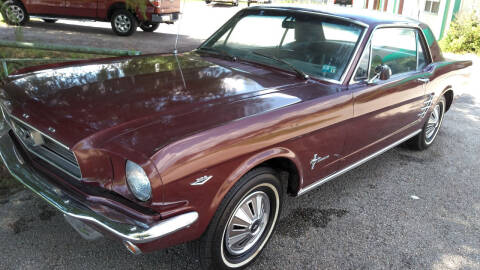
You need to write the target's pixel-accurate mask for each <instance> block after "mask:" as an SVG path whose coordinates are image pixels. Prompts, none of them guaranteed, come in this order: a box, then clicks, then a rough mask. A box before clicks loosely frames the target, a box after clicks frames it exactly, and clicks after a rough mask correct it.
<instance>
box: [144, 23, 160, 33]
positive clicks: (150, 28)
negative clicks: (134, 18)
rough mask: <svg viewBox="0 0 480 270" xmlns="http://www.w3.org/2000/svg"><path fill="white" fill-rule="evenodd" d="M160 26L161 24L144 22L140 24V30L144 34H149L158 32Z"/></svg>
mask: <svg viewBox="0 0 480 270" xmlns="http://www.w3.org/2000/svg"><path fill="white" fill-rule="evenodd" d="M159 26H160V23H152V22H142V23H140V28H141V29H142V30H143V31H144V32H149V33H151V32H154V31H155V30H157V29H158V27H159Z"/></svg>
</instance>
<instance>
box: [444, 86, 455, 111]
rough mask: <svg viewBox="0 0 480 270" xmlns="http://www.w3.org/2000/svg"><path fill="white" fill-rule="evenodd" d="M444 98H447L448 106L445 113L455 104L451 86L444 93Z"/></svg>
mask: <svg viewBox="0 0 480 270" xmlns="http://www.w3.org/2000/svg"><path fill="white" fill-rule="evenodd" d="M442 96H444V97H445V101H446V102H447V104H446V105H445V112H447V111H448V110H449V109H450V106H451V105H452V103H453V97H454V94H453V88H452V87H451V86H448V87H446V88H445V89H444V90H443V92H442Z"/></svg>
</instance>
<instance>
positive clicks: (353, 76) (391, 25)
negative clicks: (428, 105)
mask: <svg viewBox="0 0 480 270" xmlns="http://www.w3.org/2000/svg"><path fill="white" fill-rule="evenodd" d="M381 28H411V29H416V30H417V31H418V32H419V33H421V35H422V38H423V40H421V41H420V43H422V44H423V45H425V44H426V42H425V41H426V40H427V39H426V37H425V33H423V30H422V28H421V27H420V26H418V25H413V24H408V23H397V24H379V25H377V26H375V27H374V28H373V30H372V32H371V33H370V36H369V37H368V41H367V42H366V44H368V43H369V42H371V40H372V36H373V34H374V33H375V31H376V30H378V29H381ZM371 47H372V46H371V44H370V54H371V49H372V48H371ZM425 47H426V50H424V53H426V54H428V59H429V63H428V64H426V65H425V66H428V65H430V64H431V63H433V58H432V53H431V51H430V47H429V46H425ZM422 48H423V47H422ZM364 53H365V48H364V50H363V52H362V55H361V56H360V58H359V60H360V59H361V58H362V57H363V54H364ZM354 58H355V57H354ZM371 59H372V57H371V55H370V57H369V62H370V61H371ZM359 64H360V61H357V65H356V66H355V69H354V71H353V73H352V76H351V77H350V81H349V83H348V85H351V84H356V83H360V82H364V81H365V80H360V81H356V80H355V79H354V78H355V74H356V73H357V70H358V66H359ZM369 66H370V64H369ZM368 73H370V69H369V71H368ZM402 74H403V73H402ZM369 75H370V74H369Z"/></svg>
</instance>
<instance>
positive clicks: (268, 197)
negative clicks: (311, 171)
mask: <svg viewBox="0 0 480 270" xmlns="http://www.w3.org/2000/svg"><path fill="white" fill-rule="evenodd" d="M281 204H282V185H281V183H280V180H279V178H278V176H277V174H276V172H275V171H274V170H272V169H270V168H257V169H254V170H252V171H250V172H249V173H247V174H246V175H245V176H244V177H242V179H241V180H240V181H239V182H237V183H236V184H235V185H234V187H233V188H232V189H231V190H230V191H229V192H228V193H227V195H226V196H225V198H224V199H223V201H222V203H221V204H220V206H219V207H218V210H217V212H216V214H215V216H214V217H213V219H212V221H211V222H210V225H209V226H208V228H207V230H206V231H205V233H204V234H203V236H202V237H201V238H200V239H199V240H197V241H195V242H193V243H191V244H190V247H191V250H192V252H193V253H194V255H196V256H198V258H199V260H200V263H201V265H202V267H203V268H204V269H242V268H244V267H246V266H247V265H249V264H250V263H252V262H253V261H254V260H255V259H256V258H257V257H258V256H259V254H260V253H261V251H262V250H263V248H264V247H265V245H266V243H267V242H268V240H269V239H270V236H271V235H272V232H273V231H274V229H275V225H276V223H277V220H278V217H279V214H280V211H281V206H282V205H281Z"/></svg>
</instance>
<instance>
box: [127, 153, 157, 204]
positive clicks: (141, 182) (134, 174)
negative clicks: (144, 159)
mask: <svg viewBox="0 0 480 270" xmlns="http://www.w3.org/2000/svg"><path fill="white" fill-rule="evenodd" d="M125 172H126V175H127V184H128V187H129V188H130V190H131V191H132V193H133V195H134V196H135V197H136V198H137V199H139V200H140V201H148V200H149V199H150V197H152V187H151V185H150V180H148V177H147V174H146V173H145V171H144V170H143V169H142V167H140V166H139V165H138V164H136V163H135V162H132V161H130V160H127V165H126V168H125Z"/></svg>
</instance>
